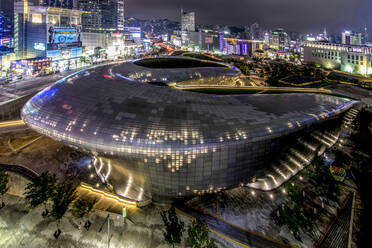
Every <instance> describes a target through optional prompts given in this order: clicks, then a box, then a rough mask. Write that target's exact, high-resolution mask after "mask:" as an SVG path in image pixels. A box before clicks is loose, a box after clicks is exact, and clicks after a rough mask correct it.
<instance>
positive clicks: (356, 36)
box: [342, 30, 362, 46]
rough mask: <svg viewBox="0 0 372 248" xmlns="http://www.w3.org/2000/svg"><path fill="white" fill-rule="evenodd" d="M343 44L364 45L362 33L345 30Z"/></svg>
mask: <svg viewBox="0 0 372 248" xmlns="http://www.w3.org/2000/svg"><path fill="white" fill-rule="evenodd" d="M342 44H344V45H356V46H360V45H362V34H361V33H356V32H352V31H350V30H345V31H344V32H342Z"/></svg>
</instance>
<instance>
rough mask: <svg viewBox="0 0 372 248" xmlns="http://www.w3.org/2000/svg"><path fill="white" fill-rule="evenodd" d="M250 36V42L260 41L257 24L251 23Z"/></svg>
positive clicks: (259, 31) (259, 30)
mask: <svg viewBox="0 0 372 248" xmlns="http://www.w3.org/2000/svg"><path fill="white" fill-rule="evenodd" d="M250 34H251V37H250V38H251V39H252V40H260V39H261V29H260V25H259V24H258V23H253V24H252V25H251V28H250Z"/></svg>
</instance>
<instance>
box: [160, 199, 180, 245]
mask: <svg viewBox="0 0 372 248" xmlns="http://www.w3.org/2000/svg"><path fill="white" fill-rule="evenodd" d="M160 214H161V218H162V219H163V222H164V225H165V231H164V232H163V234H164V239H165V242H167V244H169V245H171V246H172V247H174V245H176V244H180V243H181V239H182V233H183V231H184V230H185V227H184V226H185V225H184V223H183V222H182V221H180V220H178V216H177V214H176V209H175V207H174V204H172V207H171V208H170V209H169V210H166V211H162V212H161V213H160Z"/></svg>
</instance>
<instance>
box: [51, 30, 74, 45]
mask: <svg viewBox="0 0 372 248" xmlns="http://www.w3.org/2000/svg"><path fill="white" fill-rule="evenodd" d="M76 36H77V35H76V29H75V28H55V30H54V43H57V44H58V43H72V42H76V41H77V37H76Z"/></svg>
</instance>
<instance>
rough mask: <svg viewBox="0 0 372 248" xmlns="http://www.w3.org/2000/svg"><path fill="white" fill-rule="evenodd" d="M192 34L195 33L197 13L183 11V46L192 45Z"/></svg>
mask: <svg viewBox="0 0 372 248" xmlns="http://www.w3.org/2000/svg"><path fill="white" fill-rule="evenodd" d="M191 32H195V12H185V11H183V9H181V40H182V45H185V46H188V45H190V36H191Z"/></svg>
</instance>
